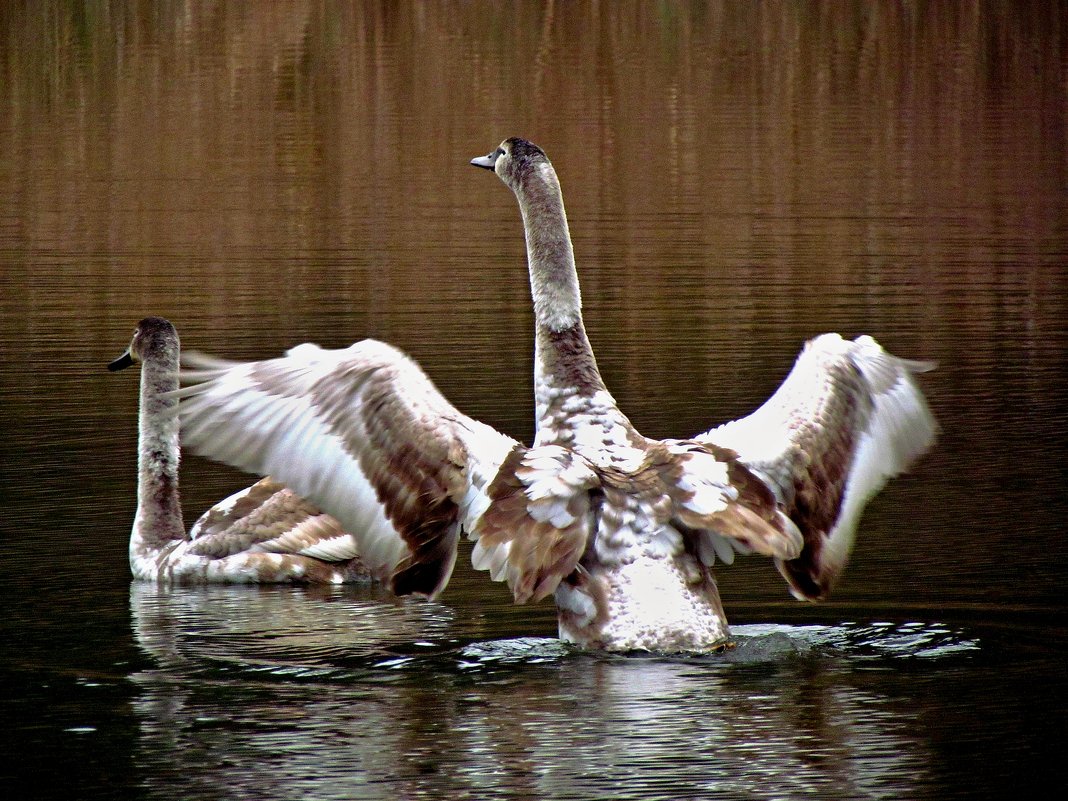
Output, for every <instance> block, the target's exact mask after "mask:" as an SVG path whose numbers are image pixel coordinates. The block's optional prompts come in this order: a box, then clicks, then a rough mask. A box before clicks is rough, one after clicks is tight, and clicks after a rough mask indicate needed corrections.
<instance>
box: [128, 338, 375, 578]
mask: <svg viewBox="0 0 1068 801" xmlns="http://www.w3.org/2000/svg"><path fill="white" fill-rule="evenodd" d="M179 350H180V345H179V341H178V333H177V331H175V329H174V326H172V325H171V324H170V323H169V322H168V321H167V320H164V319H162V318H159V317H147V318H145V319H144V320H142V321H141V322H140V323H139V324H138V326H137V329H136V330H135V331H134V336H133V340H132V341H131V343H130V348H129V350H128V351H127V352H126V353H124V354H123V355H122V356H120V357H119V358H118V359H116V360H115V361H114V362H112V363H111V364H110V365H109V369H111V370H120V369H123V368H124V367H128V366H130V365H132V364H135V363H140V364H141V404H140V415H139V430H138V493H137V515H136V517H135V519H134V525H133V531H132V533H131V536H130V568H131V570H132V571H133V574H134V577H135V578H138V579H146V580H149V581H158V582H160V583H201V582H233V583H275V582H298V583H312V582H315V583H334V584H337V583H342V582H348V581H354V580H357V579H361V578H367V576H368V574H367V571H366V570H365V568H364V567H363V564H362V563H361V561H360V559H359V557H358V556H357V553H356V549H355V542H354V540H353V539H352V537H351V536H350V535H349V534H348V533H346V532H345V531H344V530H343V529H342V528H341V526H340V525H339V524H338V522H337V520H336V519H334V518H333V517H331V516H330V515H327V514H323V513H322V512H321V511H320V510H319V509H318V508H317V507H315V506H313V505H312V504H310V503H308V501H306V500H304V499H303V498H301V497H300V496H298V495H295V494H294V493H292V492H291V491H290V490H288V489H286V487H284V486H283V485H282V484H280V483H278V482H277V481H275V480H273V479H271V478H264V479H262V480H260V481H258V482H257V483H255V484H253V485H252V486H251V487H248V488H247V489H244V490H241V491H240V492H237V493H234V494H233V495H231V496H230V497H228V498H226V499H225V500H223V501H221V502H220V503H218V504H216V505H215V506H213V507H212V508H211V509H209V510H208V511H206V512H205V513H204V514H203V515H201V517H200V519H198V520H197V522H196V523H194V524H193V527H192V528H191V529H190V531H189V534H188V536H187V535H186V533H185V526H184V524H183V522H182V510H181V505H180V503H179V498H178V462H179V458H180V454H179V445H178V415H177V411H178V410H177V401H176V400H175V399H174V398H171V397H168V395H167V393H169V392H173V391H174V390H176V389H177V388H178V364H179Z"/></svg>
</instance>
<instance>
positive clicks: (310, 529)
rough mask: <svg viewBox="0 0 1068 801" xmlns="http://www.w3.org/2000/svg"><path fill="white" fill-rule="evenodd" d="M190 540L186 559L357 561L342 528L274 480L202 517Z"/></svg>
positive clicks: (353, 546) (259, 483)
mask: <svg viewBox="0 0 1068 801" xmlns="http://www.w3.org/2000/svg"><path fill="white" fill-rule="evenodd" d="M189 538H190V540H191V542H190V544H189V547H188V549H187V552H188V553H191V554H195V555H198V556H208V557H212V558H223V557H227V556H232V555H233V554H237V553H242V552H249V553H277V554H291V555H294V556H307V557H312V558H314V559H321V560H322V561H324V562H330V563H335V562H347V561H349V560H351V559H355V558H357V557H358V556H359V551H358V548H357V545H356V540H355V539H354V538H353V536H352V535H351V534H349V533H348V532H347V531H345V530H344V528H342V526H341V523H339V522H338V521H337V520H336V519H335V518H333V517H331V516H330V515H328V514H326V513H324V512H322V511H320V510H319V508H318V507H317V506H315V505H314V504H312V503H309V502H308V501H306V500H304V499H303V498H301V497H300V496H299V495H297V494H296V493H294V492H292V491H291V490H289V489H288V488H286V487H285V486H284V485H282V484H280V483H279V482H277V481H275V480H274V479H273V478H270V477H268V478H264V479H260V480H259V481H257V482H256V483H255V484H253V485H252V486H251V487H246V488H245V489H243V490H241V491H239V492H235V493H234V494H233V495H230V496H229V497H227V498H225V499H223V500H222V501H220V502H219V503H217V504H215V506H213V507H211V508H210V509H208V510H207V511H206V512H204V514H202V515H201V516H200V518H199V519H198V520H197V522H196V523H194V524H193V527H192V528H191V529H190V530H189Z"/></svg>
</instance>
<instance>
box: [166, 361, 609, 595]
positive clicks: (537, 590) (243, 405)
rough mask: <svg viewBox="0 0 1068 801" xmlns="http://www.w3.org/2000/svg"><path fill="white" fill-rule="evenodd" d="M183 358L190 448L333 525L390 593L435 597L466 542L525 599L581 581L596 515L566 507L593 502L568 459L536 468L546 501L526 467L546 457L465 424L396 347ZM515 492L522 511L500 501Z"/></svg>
mask: <svg viewBox="0 0 1068 801" xmlns="http://www.w3.org/2000/svg"><path fill="white" fill-rule="evenodd" d="M182 360H183V364H184V365H185V367H186V368H190V369H186V370H184V371H183V374H182V380H183V383H185V384H186V385H187V386H185V387H184V388H183V389H181V390H179V391H178V392H177V393H176V394H177V395H179V396H181V397H183V398H184V400H183V402H182V404H181V415H182V422H183V426H182V439H183V442H184V444H185V445H186V446H187V447H190V448H191V449H192V450H194V451H196V452H199V453H202V454H204V455H206V456H209V457H211V458H214V459H218V460H220V461H224V462H227V463H229V464H232V465H234V466H236V467H240V468H242V469H245V470H249V471H251V472H256V473H260V474H270V475H271V476H274V477H275V478H276V479H278V480H279V481H281V482H283V483H284V484H285V485H286V486H288V487H290V488H291V489H292V490H293V491H294V492H296V493H297V494H298V495H300V496H302V497H304V498H307V499H308V500H309V501H311V502H313V503H314V504H316V505H317V506H319V507H320V508H321V509H323V510H324V511H326V512H328V513H329V514H331V515H332V516H333V517H335V518H337V520H338V521H340V523H341V525H342V526H343V527H344V529H345V530H347V531H348V532H350V533H351V534H352V536H353V538H354V539H355V542H356V545H357V549H358V552H359V555H360V557H361V559H362V560H363V561H364V563H365V564H366V565H367V566H368V568H369V569H370V570H371V572H372V574H374V575H377V576H378V577H379V578H381V579H383V580H385V581H388V582H389V584H390V586H391V588H392V589H393V591H394V592H396V593H398V594H407V593H413V592H415V593H422V594H426V595H429V596H435V595H437V594H438V593H440V592H441V590H442V589H444V587H445V585H446V583H447V582H448V580H449V577H450V575H451V574H452V569H453V566H454V564H455V559H456V545H457V539H458V537H459V534H460V531H461V530H465V531H467V532H468V534H469V535H470V536H471V537H472V539H476V540H477V539H480V538H483V539H482V541H481V542H479V543H478V545H477V546H476V548H477V555H476V566H477V567H480V568H484V569H489V570H491V573H492V575H493V578H495V579H505V580H507V581H508V582H509V584H510V585H511V587H512V589H513V592H514V593H515V594H516V598H517V600H520V601H523V600H527V599H528V598H538V597H542V596H543V595H544V594H547V592H550V591H551V589H552V588H553V587H555V584H554V581H556V582H558V581H559V578H560V577H561V571H566V572H570V570H572V569H574V562H577V559H578V556H580V555H581V551H582V547H584V542H585V537H586V536H587V534H588V531H587V527H588V520H587V518H588V515H584V514H583V513H584V509H583V508H582V503H583V501H582V500H581V498H579V499H573V498H572V495H575V494H582V493H585V494H587V495H588V490H587V486H586V485H587V484H589V483H590V480H589V479H588V477H584V478H582V479H577V480H576V479H573V478H572V476H571V474H570V473H567V471H568V469H569V467H570V466H571V464H570V461H569V460H567V459H562V458H556V457H558V456H559V455H558V454H551V455H549V456H550V457H551V458H549V459H548V460H547V461H546V460H545V459H541V461H539V462H538V463H539V464H541V465H542V466H543V467H544V468H545V469H546V470H547V473H548V474H551V477H552V479H553V480H552V481H549V482H548V484H545V485H544V486H548V487H550V490H549V491H546V492H543V493H542V494H541V495H539V494H538V492H537V491H536V490H535V489H534V486H535V484H536V483H537V478H538V476H532V475H530V474H529V462H530V460H531V459H534V460H536V461H537V460H538V459H539V458H540V457H539V456H538V455H537V454H538V452H539V451H540V450H542V449H535V450H533V451H532V450H530V449H527V448H525V447H524V446H522V445H521V444H519V443H518V442H516V441H515V440H513V439H512V438H511V437H508V436H505V435H504V434H501V433H499V432H497V431H495V430H494V429H492V428H490V427H489V426H487V425H485V424H483V423H480V422H478V421H476V420H473V419H471V418H469V417H466V416H465V415H463V414H461V413H460V412H459V411H457V410H456V408H455V407H453V406H452V405H451V404H450V403H449V402H448V401H447V400H446V399H445V398H444V396H442V395H441V393H440V392H438V390H437V388H436V387H435V386H434V385H433V383H432V382H431V381H430V379H429V378H427V377H426V375H425V374H424V373H423V372H422V370H420V369H419V367H418V366H417V365H416V364H415V362H413V361H412V360H411V359H409V358H408V357H407V356H405V355H404V354H403V353H401V352H400V351H398V350H396V349H395V348H392V347H390V346H389V345H386V344H384V343H381V342H376V341H374V340H363V341H361V342H358V343H356V344H354V345H352V346H351V347H349V348H345V349H343V350H324V349H322V348H319V347H317V346H315V345H309V344H305V345H300V346H298V347H296V348H293V349H292V350H290V351H289V352H288V353H287V354H286V356H285V357H283V358H280V359H270V360H267V361H262V362H251V363H247V364H240V363H234V362H224V361H220V360H217V359H212V358H210V357H206V356H202V355H199V354H195V353H186V354H184V355H183V359H182ZM579 472H581V470H580V471H579ZM565 473H567V475H564V474H565ZM515 482H518V485H516V484H515ZM517 488H518V491H519V498H518V502H508V501H507V500H505V499H506V496H509V495H510V494H514V491H515V490H516V489H517ZM587 502H588V501H587ZM561 504H562V505H563V507H564V508H565V509H569V510H571V511H573V512H574V513H575V514H574V519H568V518H567V516H566V514H564V513H563V512H560V510H559V508H558V507H559V506H560V505H561ZM490 510H492V511H490ZM547 521H548V522H547ZM505 531H507V532H508V533H507V534H505V533H504V532H505ZM580 540H581V545H580V544H578V543H579V541H580ZM550 543H555V544H550ZM562 543H566V544H562ZM576 551H577V555H575V554H576ZM566 572H564V573H563V574H562V575H566Z"/></svg>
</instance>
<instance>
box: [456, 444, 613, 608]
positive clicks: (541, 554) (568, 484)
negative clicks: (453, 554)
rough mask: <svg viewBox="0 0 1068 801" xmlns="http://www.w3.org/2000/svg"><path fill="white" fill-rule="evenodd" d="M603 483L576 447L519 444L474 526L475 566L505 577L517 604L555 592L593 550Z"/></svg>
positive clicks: (492, 574)
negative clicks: (595, 500) (593, 511)
mask: <svg viewBox="0 0 1068 801" xmlns="http://www.w3.org/2000/svg"><path fill="white" fill-rule="evenodd" d="M598 483H599V480H598V477H597V474H596V473H595V471H594V470H593V469H592V468H591V467H590V466H589V465H588V464H587V463H586V462H585V460H584V459H582V457H580V456H578V455H577V454H575V453H573V452H571V451H567V450H565V449H563V448H560V447H557V446H542V447H539V448H526V447H523V446H517V447H516V448H515V449H513V451H512V452H511V453H510V454H508V456H507V458H506V459H505V460H504V462H502V464H501V468H500V471H499V472H498V473H497V476H496V478H494V480H493V482H492V483H491V484H490V485H489V488H488V490H487V495H488V499H489V506H488V508H487V509H486V512H485V514H483V515H482V517H481V518H480V519H479V521H478V523H477V524H476V526H475V528H474V530H473V531H472V532H471V537H472V539H476V540H477V544H476V552H475V554H474V555H473V557H472V558H473V559H474V562H475V567H476V568H480V569H488V570H490V575H491V576H492V577H493V578H494V579H502V578H503V579H505V580H506V581H507V582H508V585H509V587H511V589H512V594H513V596H514V597H515V600H516V603H526V602H527V601H530V600H533V601H539V600H541V599H542V598H544V597H546V596H547V595H549V594H550V593H551V592H553V590H555V589H556V586H557V584H559V583H560V581H561V580H562V579H563V578H564V577H566V576H567V575H568V574H570V573H571V572H572V571H573V570H574V569H575V567H576V565H577V564H578V561H579V559H580V558H581V557H582V554H583V552H584V551H585V549H586V542H587V539H588V537H589V533H590V523H591V515H590V504H591V496H590V490H592V489H594V488H595V487H596V486H597V485H598Z"/></svg>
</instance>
